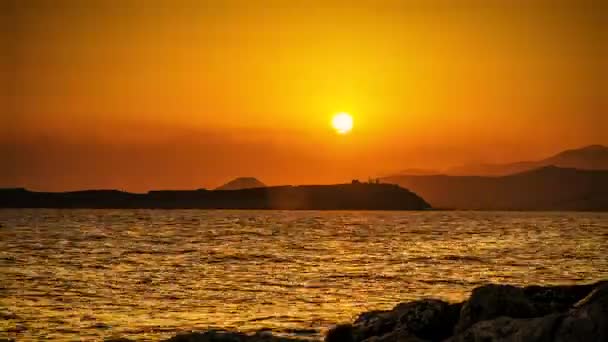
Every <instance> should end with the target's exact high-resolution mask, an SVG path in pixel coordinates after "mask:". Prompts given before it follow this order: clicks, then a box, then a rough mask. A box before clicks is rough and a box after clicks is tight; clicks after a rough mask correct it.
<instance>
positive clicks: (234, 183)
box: [215, 177, 266, 190]
mask: <svg viewBox="0 0 608 342" xmlns="http://www.w3.org/2000/svg"><path fill="white" fill-rule="evenodd" d="M263 187H266V185H265V184H264V183H262V182H260V181H259V180H258V179H257V178H254V177H239V178H236V179H233V180H231V181H230V182H228V183H226V184H224V185H222V186H220V187H218V188H216V189H215V190H242V189H253V188H263Z"/></svg>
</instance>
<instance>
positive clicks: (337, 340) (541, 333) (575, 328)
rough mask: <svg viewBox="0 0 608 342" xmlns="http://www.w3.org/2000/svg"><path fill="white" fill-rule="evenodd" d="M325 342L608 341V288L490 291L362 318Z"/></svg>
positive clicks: (493, 288)
mask: <svg viewBox="0 0 608 342" xmlns="http://www.w3.org/2000/svg"><path fill="white" fill-rule="evenodd" d="M325 341H326V342H362V341H366V342H425V341H426V342H434V341H449V342H477V341H479V342H482V341H483V342H498V341H500V342H503V341H504V342H507V341H519V342H545V341H546V342H549V341H564V342H565V341H574V342H576V341H580V342H583V341H585V342H587V341H589V342H593V341H597V342H602V341H608V282H606V281H603V282H598V283H595V284H591V285H578V286H552V287H541V286H529V287H525V288H520V287H515V286H509V285H486V286H481V287H478V288H476V289H474V290H473V292H472V294H471V297H470V298H469V300H467V301H466V302H464V303H456V304H449V303H446V302H443V301H440V300H436V299H424V300H419V301H415V302H410V303H403V304H399V305H397V306H396V307H395V308H393V309H392V310H388V311H372V312H367V313H363V314H361V315H360V316H359V317H358V318H357V319H356V320H355V321H354V322H353V324H344V325H340V326H337V327H336V328H334V329H332V330H330V331H329V332H328V334H327V336H326V338H325Z"/></svg>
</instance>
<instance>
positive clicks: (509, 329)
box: [447, 314, 562, 342]
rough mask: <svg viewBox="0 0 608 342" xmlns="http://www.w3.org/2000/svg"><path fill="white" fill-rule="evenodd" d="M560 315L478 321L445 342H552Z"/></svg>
mask: <svg viewBox="0 0 608 342" xmlns="http://www.w3.org/2000/svg"><path fill="white" fill-rule="evenodd" d="M561 319H562V314H553V315H550V316H545V317H538V318H519V319H517V318H511V317H504V316H503V317H498V318H496V319H492V320H487V321H480V322H477V323H475V324H474V325H473V326H471V327H470V328H468V329H467V330H465V331H464V332H462V333H460V334H457V335H456V336H454V337H452V338H450V339H448V340H447V342H508V341H513V342H515V341H517V342H552V341H553V332H554V330H555V327H556V326H557V325H558V324H559V322H560V320H561Z"/></svg>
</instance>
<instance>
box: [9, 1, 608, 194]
mask: <svg viewBox="0 0 608 342" xmlns="http://www.w3.org/2000/svg"><path fill="white" fill-rule="evenodd" d="M601 3H602V1H523V0H522V1H517V0H515V1H434V2H433V1H405V0H403V1H388V0H387V1H383V0H375V1H372V0H370V1H331V0H325V1H312V0H311V1H287V0H284V1H262V0H259V1H254V0H241V1H237V0H215V1H153V0H146V1H143V0H142V1H94V0H88V1H62V0H54V1H51V0H49V1H27V0H25V1H14V2H13V1H10V0H9V1H8V2H3V4H2V5H0V7H4V8H0V10H1V12H2V13H3V14H0V22H2V23H1V24H0V29H1V30H2V35H1V36H0V37H2V41H3V43H1V44H2V45H0V49H1V50H2V54H1V56H0V80H7V82H5V81H2V82H1V84H2V85H0V105H1V107H0V115H1V117H0V156H2V157H1V160H2V167H1V169H0V187H6V186H23V187H27V188H30V189H33V190H74V189H83V188H118V189H124V190H130V191H146V190H148V189H154V188H156V189H159V188H186V189H187V188H200V187H215V186H218V185H220V184H221V183H224V182H226V181H228V180H230V179H231V178H234V177H237V176H255V177H258V178H259V179H260V180H261V181H263V182H265V183H267V184H303V183H333V182H344V181H350V179H352V178H355V177H359V178H367V176H378V175H385V174H390V173H395V172H398V171H399V170H402V169H407V168H424V169H439V170H440V169H443V168H446V167H450V166H454V165H459V164H463V163H470V162H508V161H516V160H525V159H535V158H541V157H545V156H547V155H549V154H553V153H556V152H559V151H560V150H563V149H566V148H576V147H581V146H584V145H589V144H604V145H608V134H607V132H608V111H607V108H608V104H607V101H608V100H607V99H608V90H607V89H608V88H607V86H608V84H607V81H606V80H607V79H608V78H607V77H608V71H607V69H608V67H607V65H606V63H607V62H606V61H608V58H607V57H608V54H607V52H606V46H607V45H608V44H606V42H607V41H608V34H607V31H608V24H607V23H608V18H607V17H608V14H607V13H608V12H607V8H606V6H605V5H602V4H601ZM338 112H348V113H350V114H351V115H352V116H353V118H354V128H353V130H352V132H350V133H349V134H336V132H334V131H333V130H332V128H331V125H330V122H331V120H332V115H334V114H335V113H338Z"/></svg>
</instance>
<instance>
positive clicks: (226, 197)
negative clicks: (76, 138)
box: [0, 181, 431, 210]
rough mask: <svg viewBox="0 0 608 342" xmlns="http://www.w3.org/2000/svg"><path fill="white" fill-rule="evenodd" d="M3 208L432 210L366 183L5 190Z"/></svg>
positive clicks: (0, 192) (398, 191)
mask: <svg viewBox="0 0 608 342" xmlns="http://www.w3.org/2000/svg"><path fill="white" fill-rule="evenodd" d="M0 208H82V209H95V208H99V209H279V210H426V209H431V205H430V204H428V203H427V202H426V201H425V200H424V199H422V198H421V197H420V196H418V195H416V194H415V193H413V192H411V191H409V190H407V189H404V188H401V187H399V186H398V185H393V184H376V183H371V184H370V183H360V182H357V181H353V183H351V184H336V185H302V186H274V187H261V188H249V189H240V190H206V189H198V190H155V191H149V192H148V193H145V194H138V193H129V192H123V191H118V190H84V191H72V192H34V191H29V190H26V189H23V188H15V189H0Z"/></svg>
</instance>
